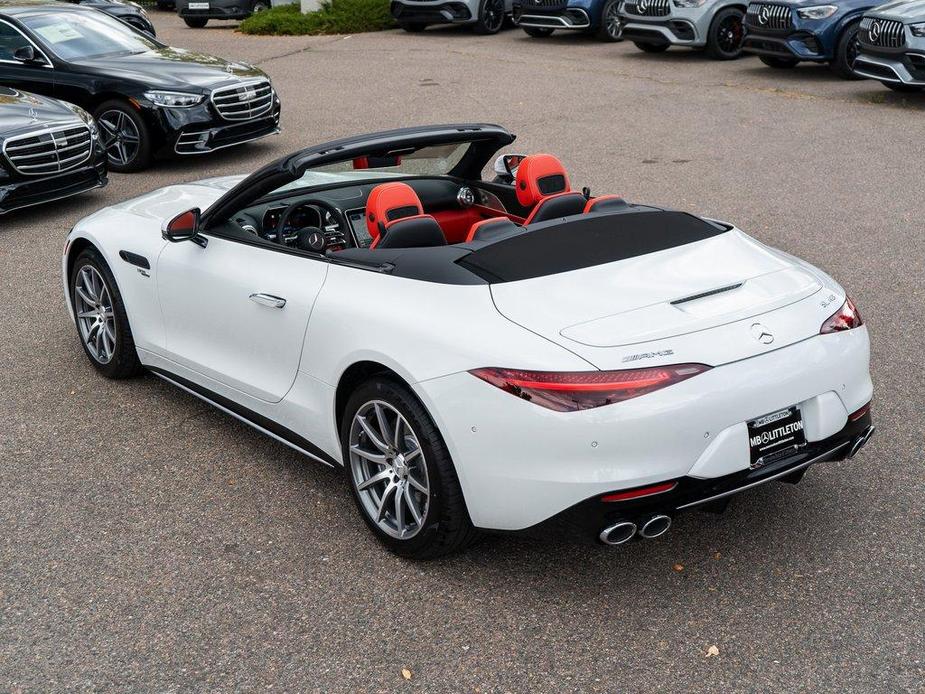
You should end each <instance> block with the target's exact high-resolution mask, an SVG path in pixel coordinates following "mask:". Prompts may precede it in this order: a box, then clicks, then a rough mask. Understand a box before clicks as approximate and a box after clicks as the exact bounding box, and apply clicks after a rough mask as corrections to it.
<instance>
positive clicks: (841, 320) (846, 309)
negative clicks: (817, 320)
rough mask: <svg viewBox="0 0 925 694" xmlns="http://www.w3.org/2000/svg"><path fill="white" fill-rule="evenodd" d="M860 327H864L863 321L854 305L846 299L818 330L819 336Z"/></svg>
mask: <svg viewBox="0 0 925 694" xmlns="http://www.w3.org/2000/svg"><path fill="white" fill-rule="evenodd" d="M862 325H864V321H863V320H861V314H860V312H859V311H858V309H857V307H856V306H855V305H854V302H853V301H851V299H850V298H847V297H846V298H845V303H843V304H842V305H841V308H840V309H838V310H837V311H836V312H835V313H833V314H832V315H831V316H829V317H828V318H827V319H826V321H825V323H823V324H822V327H821V328H820V329H819V334H820V335H827V334H829V333H837V332H841V331H842V330H851V329H852V328H860V327H861V326H862Z"/></svg>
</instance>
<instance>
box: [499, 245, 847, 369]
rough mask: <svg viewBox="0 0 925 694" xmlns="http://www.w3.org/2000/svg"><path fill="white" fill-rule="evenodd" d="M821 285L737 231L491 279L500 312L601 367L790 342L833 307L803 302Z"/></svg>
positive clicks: (731, 355) (720, 355)
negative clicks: (579, 265) (551, 271)
mask: <svg viewBox="0 0 925 694" xmlns="http://www.w3.org/2000/svg"><path fill="white" fill-rule="evenodd" d="M822 289H823V283H822V281H821V279H820V278H819V277H817V276H816V275H815V274H814V273H812V272H810V271H809V270H807V269H805V268H804V267H801V266H798V265H797V264H795V263H792V262H790V261H788V260H786V259H785V258H783V257H782V256H780V255H778V254H776V253H774V252H773V251H771V250H769V249H767V248H765V247H764V246H762V245H761V244H759V243H757V242H755V241H754V240H752V239H750V238H749V237H747V236H746V235H745V234H743V233H742V232H740V231H738V230H733V231H730V232H727V233H723V234H720V235H718V236H714V237H712V238H708V239H705V240H702V241H697V242H694V243H689V244H685V245H681V246H677V247H675V248H669V249H665V250H661V251H657V252H654V253H649V254H646V255H640V256H636V257H632V258H627V259H624V260H619V261H616V262H612V263H607V264H604V265H597V266H593V267H588V268H583V269H580V270H574V271H571V272H563V273H559V274H555V275H547V276H544V277H536V278H533V279H527V280H522V281H516V282H504V283H497V284H493V285H492V287H491V291H492V295H493V297H494V301H495V305H496V306H497V308H498V310H499V311H500V312H501V314H502V315H504V316H505V317H507V318H508V319H509V320H511V321H513V322H515V323H517V324H519V325H521V326H523V327H524V328H527V329H528V330H531V331H532V332H535V333H538V334H540V335H542V336H543V337H546V338H547V339H549V340H552V341H553V342H556V343H557V344H559V345H562V346H563V347H565V348H566V349H568V350H570V351H572V352H574V353H576V354H578V355H579V356H581V357H583V358H584V359H586V360H587V361H588V362H590V363H591V364H593V365H594V366H596V367H597V368H601V369H621V368H632V367H634V366H650V365H655V364H666V363H680V362H700V363H705V364H709V365H711V366H717V365H719V364H723V363H727V362H729V361H735V360H738V359H743V358H747V357H749V356H753V355H755V354H760V353H762V352H765V351H769V350H771V349H778V348H780V347H783V346H786V345H787V344H792V343H793V342H797V341H799V340H802V339H805V338H807V337H809V336H811V335H813V334H816V333H818V331H819V326H820V325H821V322H822V321H823V320H825V317H827V316H828V315H829V314H830V313H832V312H833V311H834V310H835V309H836V308H838V306H837V305H836V306H834V307H831V310H829V311H828V312H827V313H826V308H828V304H826V305H825V306H822V307H821V308H820V303H819V302H818V301H807V299H809V298H810V297H813V296H814V295H816V294H818V293H819V292H820V291H821V290H822ZM803 304H805V306H803ZM785 314H786V315H785ZM823 314H824V315H823ZM820 316H821V318H820ZM756 325H757V326H759V327H753V326H756ZM753 333H754V334H753ZM763 333H767V334H766V335H765V334H763Z"/></svg>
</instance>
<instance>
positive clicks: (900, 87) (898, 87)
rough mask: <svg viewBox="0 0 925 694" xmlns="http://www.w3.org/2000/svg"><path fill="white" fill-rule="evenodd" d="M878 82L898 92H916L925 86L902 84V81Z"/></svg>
mask: <svg viewBox="0 0 925 694" xmlns="http://www.w3.org/2000/svg"><path fill="white" fill-rule="evenodd" d="M880 84H882V85H883V86H884V87H887V88H889V89H892V90H893V91H894V92H899V93H900V94H916V93H918V92H921V91H925V87H919V86H917V85H914V84H903V83H902V82H881V83H880Z"/></svg>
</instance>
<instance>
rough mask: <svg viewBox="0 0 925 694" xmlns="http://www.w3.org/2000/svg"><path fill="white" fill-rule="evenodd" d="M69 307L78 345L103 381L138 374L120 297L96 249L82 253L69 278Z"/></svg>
mask: <svg viewBox="0 0 925 694" xmlns="http://www.w3.org/2000/svg"><path fill="white" fill-rule="evenodd" d="M70 293H71V306H73V307H74V319H75V321H76V323H77V335H78V336H79V337H80V344H81V346H83V348H84V352H85V353H86V354H87V357H89V359H90V363H92V364H93V366H95V367H96V369H97V371H99V372H100V373H101V374H103V376H105V377H106V378H114V379H119V378H129V377H131V376H135V375H137V374H138V373H140V372H141V368H142V367H141V362H139V361H138V352H137V351H136V350H135V340H134V339H133V338H132V329H131V328H130V327H129V324H128V316H127V315H126V313H125V304H124V303H123V302H122V294H121V293H120V292H119V287H118V286H117V285H116V280H115V278H114V277H113V276H112V272H111V271H110V269H109V266H108V265H107V264H106V261H105V260H103V257H102V256H101V255H100V254H99V252H98V251H97V250H96V249H95V248H92V247H90V248H86V249H85V250H83V251H81V253H80V255H78V256H77V260H76V261H75V262H74V267H73V269H72V270H71V277H70Z"/></svg>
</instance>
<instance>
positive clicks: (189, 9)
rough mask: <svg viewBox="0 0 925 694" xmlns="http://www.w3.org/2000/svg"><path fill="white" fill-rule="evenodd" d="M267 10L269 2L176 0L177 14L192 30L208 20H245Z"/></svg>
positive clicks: (254, 0)
mask: <svg viewBox="0 0 925 694" xmlns="http://www.w3.org/2000/svg"><path fill="white" fill-rule="evenodd" d="M269 8H270V0H177V14H178V15H180V18H181V19H182V20H183V21H184V22H186V26H188V27H191V28H193V29H202V27H204V26H205V25H206V24H208V23H209V20H210V19H247V18H248V17H250V16H251V15H252V14H255V13H256V12H263V11H264V10H267V9H269Z"/></svg>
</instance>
